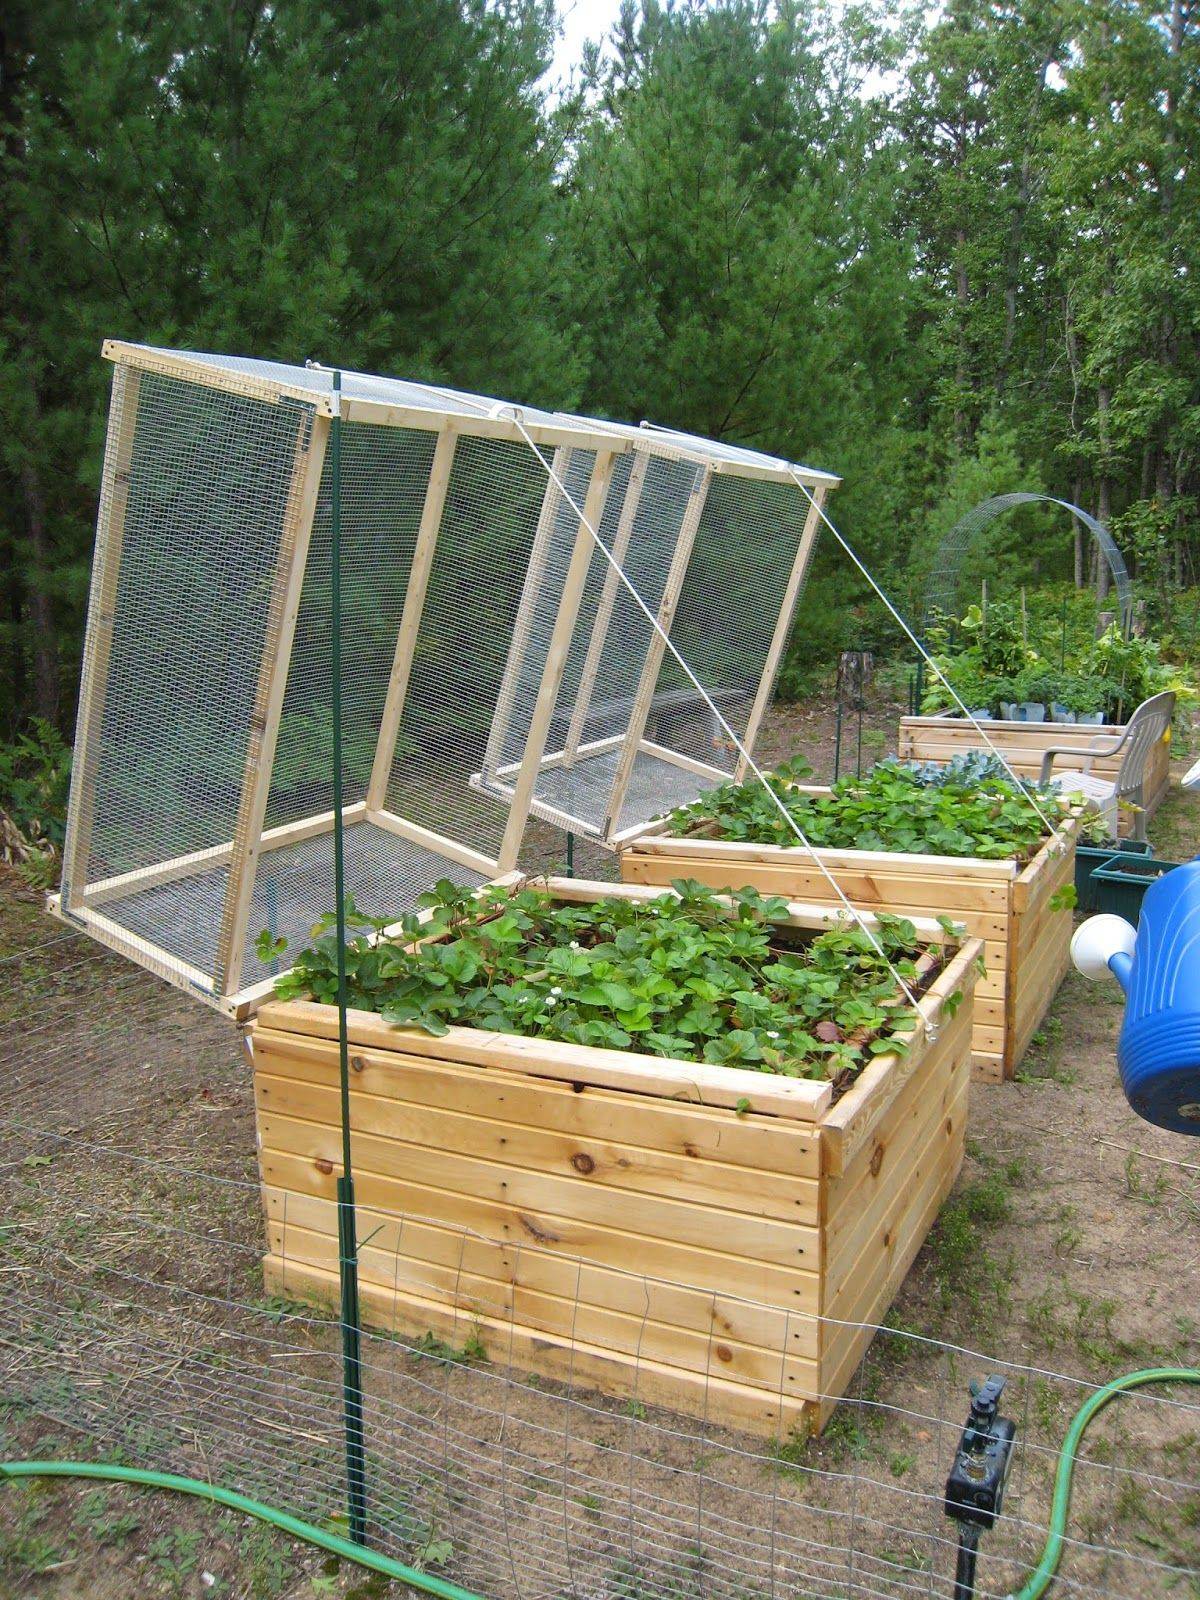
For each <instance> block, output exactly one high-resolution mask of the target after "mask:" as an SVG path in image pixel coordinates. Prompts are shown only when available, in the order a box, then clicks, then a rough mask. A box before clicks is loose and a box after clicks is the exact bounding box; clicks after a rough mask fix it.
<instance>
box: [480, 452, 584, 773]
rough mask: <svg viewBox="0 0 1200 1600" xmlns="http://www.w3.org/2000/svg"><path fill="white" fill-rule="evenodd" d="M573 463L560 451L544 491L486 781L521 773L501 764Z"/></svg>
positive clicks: (487, 751) (499, 695) (491, 737)
mask: <svg viewBox="0 0 1200 1600" xmlns="http://www.w3.org/2000/svg"><path fill="white" fill-rule="evenodd" d="M570 459H571V458H570V451H569V450H565V449H558V450H556V451H555V452H554V455H553V456H552V457H551V459H550V472H549V473H547V474H546V487H545V489H544V490H543V491H542V504H541V507H540V509H539V511H538V519H537V524H536V526H535V528H534V530H533V541H532V543H531V544H530V547H529V559H528V561H527V562H526V563H525V577H524V580H523V582H522V584H521V598H520V600H519V601H518V602H517V612H516V616H515V618H514V620H513V628H512V638H511V640H510V641H509V646H508V654H507V655H506V656H505V658H504V670H503V672H502V673H501V675H500V687H499V689H498V690H497V691H496V709H495V711H494V712H493V713H492V725H491V727H490V728H489V729H488V737H487V745H486V747H485V749H484V752H483V766H482V771H483V776H484V778H485V779H491V780H494V779H495V778H496V776H497V774H498V773H499V772H506V773H508V772H511V773H512V774H513V776H514V777H515V776H516V775H517V774H518V773H519V772H520V770H521V768H520V762H516V763H511V764H510V765H509V766H503V765H501V761H502V758H503V755H504V746H505V741H506V739H507V738H508V728H509V723H510V722H511V721H512V713H513V706H514V704H515V701H516V694H517V684H518V682H519V681H520V677H521V669H522V667H523V666H524V664H525V652H526V651H527V650H528V649H529V637H530V633H531V631H532V628H533V617H534V612H535V611H536V610H537V603H538V597H539V595H540V594H541V592H542V585H543V583H544V582H545V579H546V565H547V562H548V561H549V559H550V547H551V544H552V542H553V538H554V524H555V522H556V521H557V518H558V513H559V509H560V507H561V506H562V504H563V492H562V490H561V489H560V488H559V483H560V482H562V483H565V482H566V479H567V475H568V473H569V472H570Z"/></svg>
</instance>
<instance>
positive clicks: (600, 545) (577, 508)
mask: <svg viewBox="0 0 1200 1600" xmlns="http://www.w3.org/2000/svg"><path fill="white" fill-rule="evenodd" d="M514 421H515V423H516V426H517V427H518V428H519V429H520V432H521V435H522V437H523V438H524V440H525V443H526V444H527V445H528V446H529V448H530V449H531V450H532V451H533V453H534V455H535V456H536V457H537V459H538V460H539V461H540V462H541V464H542V466H543V467H544V468H545V469H546V473H547V476H548V477H549V478H550V479H551V480H552V481H553V482H554V484H555V485H556V487H557V489H558V491H559V493H560V494H561V495H562V496H563V498H564V499H565V500H566V502H567V504H568V505H569V506H570V507H571V510H572V511H573V512H574V513H575V515H576V516H577V517H578V518H579V521H580V524H581V525H582V526H583V527H585V528H586V529H587V531H588V532H589V533H590V534H591V536H592V541H593V543H594V544H595V546H596V549H597V550H599V551H600V553H601V554H602V555H603V557H604V559H605V560H606V561H607V562H608V564H609V566H610V567H611V568H612V570H613V571H614V572H615V573H616V575H617V577H618V578H619V579H620V581H621V583H623V584H624V586H625V588H626V589H627V590H628V591H629V593H630V595H631V596H632V597H633V600H634V603H635V604H636V605H637V607H638V609H639V610H640V611H641V612H642V614H643V615H644V616H645V617H646V619H647V621H648V622H649V623H650V626H651V627H652V628H653V629H654V632H655V633H656V634H658V636H659V637H660V638H661V639H662V641H663V644H664V645H665V647H666V648H667V649H668V650H669V651H670V652H671V655H672V656H673V657H674V659H675V661H676V662H677V664H678V665H679V666H680V667H682V669H683V671H684V673H685V675H686V676H687V679H688V681H689V682H690V683H691V685H692V687H693V688H694V689H695V690H696V692H697V693H698V694H699V695H700V697H701V699H702V700H703V701H704V704H705V705H706V706H707V707H708V709H709V711H710V712H711V713H712V715H713V717H714V718H715V719H716V721H717V723H718V724H719V726H720V727H721V728H722V730H723V731H724V732H725V733H726V734H727V735H728V737H729V738H730V740H732V742H733V745H734V747H735V748H736V750H737V753H738V755H739V756H740V757H741V759H742V760H743V761H744V762H745V763H746V766H747V767H748V768H749V769H750V771H751V772H753V774H754V776H755V777H756V778H757V779H758V781H759V782H760V783H761V784H762V786H763V788H764V789H765V790H766V792H767V793H768V794H769V795H770V797H771V800H772V802H773V803H774V805H775V808H776V810H777V811H778V812H779V815H780V816H781V817H782V818H783V820H784V821H785V822H786V823H787V825H788V827H789V828H790V829H791V830H792V832H793V833H794V834H795V835H796V838H797V839H798V840H799V842H800V844H801V845H802V846H803V847H804V849H805V850H807V851H808V853H809V855H810V856H811V857H812V858H813V860H814V861H815V862H816V864H817V866H818V867H819V869H820V871H821V873H822V874H823V876H824V877H825V878H827V879H828V881H829V886H830V888H831V889H832V890H833V892H834V894H835V895H836V896H837V898H838V899H839V900H840V901H841V902H842V904H843V906H845V908H846V910H847V911H848V912H849V913H850V916H851V917H852V918H853V920H854V921H855V922H856V923H857V924H858V926H859V928H860V929H861V930H862V932H863V934H864V935H865V936H866V938H867V940H868V942H869V943H870V945H871V947H872V948H873V949H874V951H875V953H876V954H877V955H878V956H879V957H880V959H881V960H882V961H883V962H884V964H885V965H886V966H887V968H888V970H889V971H890V973H891V974H892V977H893V978H895V980H896V982H897V984H898V985H899V986H900V989H901V991H902V993H903V994H904V998H905V999H906V1000H907V1001H908V1003H909V1005H911V1006H912V1008H913V1010H914V1011H915V1012H916V1013H917V1015H918V1016H919V1017H920V1018H921V1021H922V1022H923V1023H924V1024H925V1029H926V1032H927V1034H928V1036H929V1038H930V1040H931V1041H932V1040H934V1039H936V1038H937V1034H938V1029H937V1022H936V1020H935V1018H934V1017H933V1016H931V1015H930V1013H929V1012H927V1011H925V1010H924V1008H923V1007H922V1005H921V1002H920V1000H919V999H918V998H917V996H916V995H915V994H914V993H913V991H912V990H911V989H910V988H909V986H908V984H907V983H906V982H905V980H904V977H903V976H902V974H901V973H900V971H899V969H898V968H897V967H896V965H895V964H894V962H893V961H892V960H891V958H890V957H889V956H888V954H887V951H886V950H885V949H884V948H883V946H882V945H881V944H880V942H879V940H878V939H877V938H876V937H875V934H874V932H873V931H872V929H871V926H870V924H869V923H868V922H867V920H866V918H865V917H864V916H863V914H862V912H861V911H859V909H858V907H857V906H856V905H854V903H853V902H852V901H851V900H850V898H849V897H848V895H847V894H846V893H845V891H844V890H843V889H842V886H841V884H840V883H839V882H838V881H837V879H836V878H835V877H834V875H833V873H832V872H830V870H829V868H828V867H827V866H826V865H825V863H824V861H822V860H821V857H820V856H819V855H818V854H817V852H816V850H814V848H813V846H812V844H811V843H810V842H809V839H808V837H807V835H806V834H805V832H804V830H803V828H801V826H800V824H799V823H798V822H797V821H796V819H795V817H794V816H792V814H791V812H790V811H789V810H788V808H787V807H786V806H785V805H784V803H783V801H782V800H781V799H780V798H779V796H778V795H777V794H776V793H775V791H774V789H772V787H771V785H770V784H769V783H768V782H767V778H766V774H765V773H764V772H763V770H762V768H761V767H760V766H759V765H758V763H757V762H756V761H755V759H754V757H753V756H752V755H751V754H750V752H749V750H747V748H746V746H745V745H744V744H743V743H742V741H741V739H740V738H739V737H738V735H737V734H736V733H735V732H734V730H733V729H732V728H731V727H730V725H729V723H728V722H727V721H726V720H725V718H724V716H722V714H721V712H720V710H719V709H718V707H717V703H716V701H715V700H714V699H713V698H712V696H711V695H710V694H709V692H708V690H707V689H706V688H705V687H704V685H703V684H702V683H701V682H700V679H699V678H698V677H697V676H696V674H695V673H694V672H693V671H692V669H691V667H690V666H688V664H687V662H686V661H685V660H684V659H683V657H682V656H681V655H680V653H679V651H678V650H677V649H676V648H675V646H674V645H673V644H672V643H671V640H670V637H669V635H668V634H667V630H666V629H665V628H664V627H663V625H662V623H661V622H659V620H658V618H657V617H656V616H655V615H654V613H653V611H651V609H650V607H649V606H648V605H647V604H646V602H645V601H644V600H643V599H642V597H641V595H640V594H639V593H638V590H637V587H636V586H635V584H634V583H633V582H632V581H631V580H630V579H629V577H628V576H627V575H626V573H625V569H624V568H623V567H622V566H621V563H620V562H619V561H618V560H617V558H616V557H615V556H614V555H613V554H612V552H611V551H610V550H609V549H608V548H607V547H606V546H605V543H604V541H603V539H601V537H600V535H599V533H598V532H597V531H596V529H595V528H594V527H593V526H592V524H591V522H590V521H589V520H588V518H587V517H586V516H585V515H584V513H583V507H582V506H581V505H579V504H578V502H577V501H576V500H575V498H574V497H573V495H572V494H571V491H570V490H569V489H568V488H567V486H566V484H565V483H564V482H563V481H562V479H561V478H560V477H559V475H558V473H557V472H555V470H554V467H553V465H552V463H551V462H549V461H547V460H546V458H545V456H544V455H543V454H542V452H541V451H540V450H539V449H538V447H537V445H536V444H535V443H534V442H533V439H532V438H531V437H530V434H529V431H528V429H527V428H526V427H525V424H524V422H523V420H522V418H521V416H520V413H519V412H514ZM809 498H810V499H811V498H812V496H811V495H810V496H809Z"/></svg>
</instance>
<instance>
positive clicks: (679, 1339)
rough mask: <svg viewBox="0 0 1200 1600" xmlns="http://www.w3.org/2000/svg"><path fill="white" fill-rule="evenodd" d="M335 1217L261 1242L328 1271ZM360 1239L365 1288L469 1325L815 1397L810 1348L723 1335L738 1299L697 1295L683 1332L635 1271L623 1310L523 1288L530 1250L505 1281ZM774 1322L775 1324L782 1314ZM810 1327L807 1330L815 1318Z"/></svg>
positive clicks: (277, 1231)
mask: <svg viewBox="0 0 1200 1600" xmlns="http://www.w3.org/2000/svg"><path fill="white" fill-rule="evenodd" d="M334 1217H335V1226H334V1228H333V1231H327V1230H322V1231H319V1232H316V1231H310V1230H308V1229H305V1228H302V1227H298V1226H297V1225H296V1224H295V1223H294V1222H291V1221H289V1222H288V1224H287V1226H286V1227H284V1226H283V1225H282V1224H274V1225H272V1227H271V1229H270V1230H269V1237H268V1243H269V1246H270V1251H271V1254H272V1255H275V1256H278V1257H279V1258H280V1259H281V1260H286V1261H295V1262H299V1263H303V1264H305V1265H308V1266H314V1267H318V1268H321V1269H322V1270H324V1271H326V1272H330V1273H336V1271H337V1266H338V1249H339V1244H338V1236H337V1230H336V1212H335V1213H334ZM393 1232H395V1229H393ZM365 1237H366V1238H367V1239H369V1240H370V1243H368V1244H365V1245H364V1246H363V1247H362V1249H361V1250H360V1252H359V1258H358V1263H359V1267H358V1271H359V1283H360V1284H363V1283H370V1284H373V1285H375V1286H376V1287H377V1288H379V1289H381V1290H382V1291H383V1292H384V1293H385V1294H386V1293H388V1292H389V1291H392V1290H394V1289H395V1290H399V1291H401V1292H402V1293H405V1294H416V1295H420V1296H422V1297H436V1298H437V1299H438V1300H439V1301H440V1302H441V1303H443V1304H444V1305H446V1306H447V1307H448V1308H452V1309H457V1310H458V1312H459V1315H460V1316H461V1317H464V1318H465V1319H467V1321H468V1322H469V1321H470V1320H471V1319H473V1318H474V1317H475V1316H489V1317H493V1318H496V1319H499V1320H501V1321H504V1322H506V1323H508V1322H511V1321H513V1320H514V1319H515V1321H516V1323H517V1325H518V1326H520V1327H523V1328H526V1329H528V1330H529V1331H530V1332H531V1333H533V1334H549V1335H551V1336H558V1337H559V1338H567V1339H570V1338H572V1337H574V1338H576V1339H581V1340H582V1341H583V1342H584V1343H585V1344H595V1345H602V1346H603V1347H604V1348H605V1349H607V1350H610V1351H612V1352H613V1354H614V1355H622V1356H624V1357H625V1358H626V1359H628V1360H636V1359H637V1358H638V1357H639V1356H641V1357H644V1358H649V1359H650V1360H652V1361H662V1362H664V1363H665V1364H667V1365H669V1366H673V1367H674V1366H678V1367H681V1368H683V1369H685V1370H690V1371H694V1372H696V1371H698V1372H703V1371H704V1370H705V1369H706V1367H707V1366H708V1364H709V1362H710V1361H712V1362H713V1363H714V1365H715V1367H716V1370H718V1371H719V1372H720V1373H721V1374H722V1376H724V1377H726V1378H730V1379H732V1380H733V1381H735V1382H738V1383H745V1384H748V1385H750V1386H751V1387H752V1388H756V1389H767V1390H770V1391H772V1392H774V1393H776V1394H777V1393H778V1392H779V1386H780V1376H781V1373H784V1374H785V1376H784V1381H785V1383H786V1385H787V1387H788V1388H789V1390H795V1391H798V1392H800V1393H802V1394H812V1393H813V1392H814V1391H815V1388H816V1383H817V1363H816V1353H815V1351H814V1353H813V1354H812V1355H810V1356H801V1355H798V1354H797V1353H796V1352H794V1351H793V1352H790V1353H788V1354H785V1353H784V1349H783V1340H784V1331H783V1328H782V1326H781V1327H780V1329H779V1333H778V1337H777V1339H776V1341H775V1343H774V1344H773V1345H770V1346H762V1345H755V1344H749V1343H746V1342H745V1341H743V1340H740V1339H737V1338H736V1337H735V1336H734V1335H733V1334H732V1333H729V1332H728V1331H726V1329H725V1327H724V1324H726V1323H729V1322H730V1321H731V1316H730V1313H731V1312H733V1311H735V1310H736V1307H737V1304H738V1302H736V1301H724V1300H723V1299H722V1298H721V1297H719V1296H713V1295H707V1296H704V1297H703V1298H704V1299H705V1300H706V1301H707V1303H708V1306H709V1309H710V1318H709V1326H708V1327H706V1328H700V1329H696V1328H690V1327H684V1326H682V1325H681V1324H680V1323H679V1322H678V1321H676V1320H674V1319H670V1320H663V1319H662V1318H660V1317H657V1316H656V1315H655V1309H656V1308H655V1305H654V1302H653V1299H652V1296H651V1294H650V1291H649V1288H648V1287H645V1286H644V1280H642V1279H639V1278H638V1277H637V1276H636V1274H635V1273H630V1274H629V1278H630V1280H631V1281H632V1284H633V1285H634V1286H635V1287H638V1288H641V1289H642V1294H641V1300H640V1303H639V1304H636V1305H631V1306H630V1307H629V1309H626V1310H622V1309H620V1308H618V1307H617V1306H614V1305H612V1304H609V1303H606V1302H605V1301H603V1300H599V1301H597V1300H589V1299H585V1298H584V1297H583V1296H582V1295H579V1294H577V1293H576V1289H575V1283H574V1282H573V1281H572V1282H570V1283H567V1284H565V1285H564V1288H565V1293H563V1294H559V1295H555V1294H547V1293H545V1292H544V1291H542V1290H540V1289H535V1288H532V1287H530V1285H529V1284H528V1283H526V1282H524V1281H523V1274H522V1271H521V1269H522V1267H523V1265H524V1261H525V1257H526V1256H527V1255H528V1254H530V1253H531V1252H528V1251H521V1252H518V1251H516V1250H513V1251H511V1252H510V1257H511V1260H512V1275H510V1276H509V1277H507V1278H498V1277H491V1276H486V1277H485V1276H480V1275H478V1274H476V1273H473V1272H472V1271H471V1270H470V1269H469V1268H468V1267H467V1266H466V1265H465V1264H463V1265H460V1264H459V1263H458V1262H452V1263H450V1264H448V1265H445V1266H434V1265H432V1264H431V1263H429V1262H427V1261H424V1260H420V1259H415V1260H414V1259H413V1258H412V1257H410V1256H409V1255H407V1254H406V1253H405V1252H404V1251H403V1249H401V1250H400V1251H397V1250H396V1249H395V1247H394V1246H392V1247H389V1246H387V1245H386V1244H381V1242H380V1241H381V1239H382V1238H383V1237H384V1236H383V1235H380V1234H378V1233H376V1232H375V1231H374V1230H373V1229H371V1230H369V1231H368V1232H367V1233H366V1235H365ZM610 1276H611V1277H613V1278H615V1277H616V1276H617V1275H616V1274H611V1275H610ZM727 1308H728V1309H727ZM711 1313H715V1315H713V1314H711ZM777 1315H779V1316H780V1317H781V1320H782V1316H781V1314H779V1313H777ZM797 1320H798V1321H800V1320H805V1319H799V1318H798V1319H797ZM810 1326H811V1327H812V1328H813V1329H814V1330H815V1328H816V1326H817V1322H816V1319H815V1318H814V1319H812V1320H811V1323H810ZM411 1331H412V1332H413V1333H420V1332H422V1331H423V1330H422V1329H420V1328H413V1329H412V1330H411ZM714 1346H716V1347H718V1348H714Z"/></svg>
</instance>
